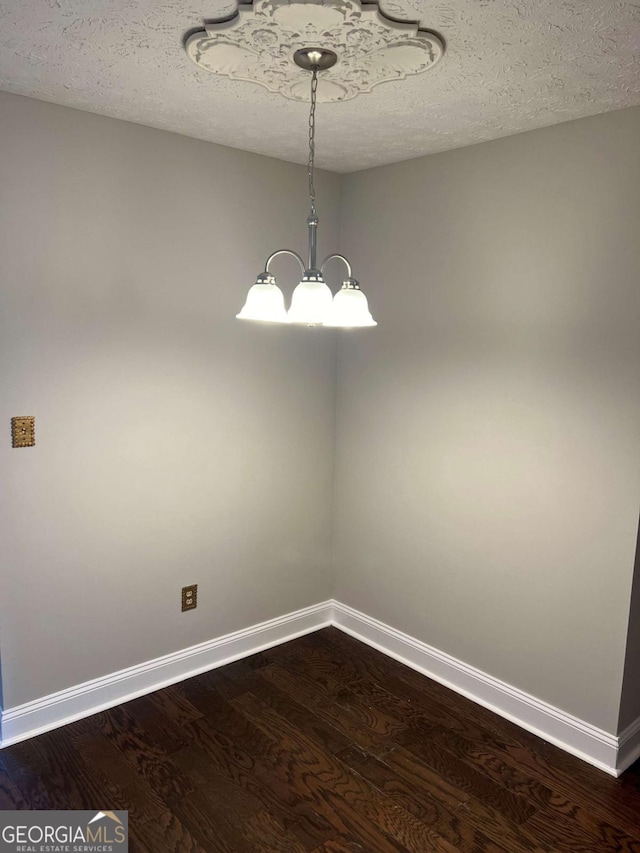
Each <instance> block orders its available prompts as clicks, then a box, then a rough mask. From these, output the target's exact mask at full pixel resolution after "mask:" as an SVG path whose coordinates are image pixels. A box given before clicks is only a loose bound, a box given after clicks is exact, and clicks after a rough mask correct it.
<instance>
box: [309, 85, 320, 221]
mask: <svg viewBox="0 0 640 853" xmlns="http://www.w3.org/2000/svg"><path fill="white" fill-rule="evenodd" d="M317 92H318V69H317V68H314V69H313V75H312V77H311V109H310V110H309V162H308V173H309V201H310V203H311V215H312V216H315V215H316V188H315V184H314V180H313V179H314V167H315V156H316V100H317Z"/></svg>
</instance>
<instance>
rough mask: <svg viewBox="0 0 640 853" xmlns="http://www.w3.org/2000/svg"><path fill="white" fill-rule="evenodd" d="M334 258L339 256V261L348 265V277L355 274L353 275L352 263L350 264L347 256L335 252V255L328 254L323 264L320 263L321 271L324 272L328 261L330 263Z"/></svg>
mask: <svg viewBox="0 0 640 853" xmlns="http://www.w3.org/2000/svg"><path fill="white" fill-rule="evenodd" d="M333 258H337V259H338V260H339V261H342V263H343V264H344V265H345V266H346V268H347V277H348V278H353V276H352V275H351V264H350V263H349V261H348V260H347V259H346V258H345V256H344V255H338V254H334V255H327V257H326V258H325V259H324V261H323V262H322V264H321V265H320V272H321V273H324V268H325V267H326V265H327V263H328V262H329V261H331V260H333Z"/></svg>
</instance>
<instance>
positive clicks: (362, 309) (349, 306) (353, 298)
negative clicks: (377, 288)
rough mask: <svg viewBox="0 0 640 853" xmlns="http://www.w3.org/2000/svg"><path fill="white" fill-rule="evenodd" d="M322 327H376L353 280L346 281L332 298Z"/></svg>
mask: <svg viewBox="0 0 640 853" xmlns="http://www.w3.org/2000/svg"><path fill="white" fill-rule="evenodd" d="M324 325H325V326H332V327H335V328H343V329H353V328H356V327H358V326H377V325H378V324H377V323H376V321H375V320H374V319H373V317H372V316H371V312H370V311H369V304H368V302H367V297H366V296H365V295H364V293H363V292H362V291H361V290H360V287H359V286H358V282H357V281H356V280H355V279H347V281H345V282H344V284H343V285H342V289H341V290H339V291H338V292H337V293H336V295H335V296H334V297H333V303H332V305H331V310H330V311H329V314H328V315H327V319H326V320H325V321H324Z"/></svg>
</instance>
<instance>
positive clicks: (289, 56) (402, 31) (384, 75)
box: [185, 0, 444, 102]
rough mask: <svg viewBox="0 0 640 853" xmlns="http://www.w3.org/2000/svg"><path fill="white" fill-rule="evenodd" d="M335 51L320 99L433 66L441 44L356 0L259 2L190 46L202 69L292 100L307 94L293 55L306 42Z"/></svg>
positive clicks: (343, 97) (350, 94) (201, 33)
mask: <svg viewBox="0 0 640 853" xmlns="http://www.w3.org/2000/svg"><path fill="white" fill-rule="evenodd" d="M314 44H322V45H323V47H325V48H328V49H329V50H331V51H333V52H334V53H335V54H336V55H337V57H338V60H337V62H336V64H335V65H334V66H333V67H332V68H329V69H327V70H324V71H323V74H322V77H321V78H320V81H319V85H318V101H325V102H327V101H347V100H349V99H351V98H355V97H356V95H359V94H361V93H363V92H370V91H371V90H372V89H373V88H374V87H375V86H378V85H380V83H387V82H389V81H391V80H402V79H404V78H405V77H406V76H407V75H409V74H419V73H421V72H422V71H426V70H427V69H428V68H432V67H433V66H434V65H435V64H436V63H437V62H438V60H439V59H440V58H441V57H442V54H443V53H444V44H443V42H442V40H441V39H440V38H439V37H438V36H437V35H436V34H435V33H432V32H430V31H428V30H421V29H420V28H419V27H418V25H417V24H416V23H412V22H407V21H395V20H392V19H391V18H388V17H387V16H386V15H384V14H383V13H382V12H381V11H380V8H379V6H378V5H377V4H375V3H360V2H359V0H254V2H253V3H240V4H239V5H238V12H237V14H236V15H234V16H233V17H232V18H227V19H222V20H218V21H213V22H211V23H208V24H207V25H206V27H205V29H203V30H198V31H197V32H194V33H192V34H191V35H190V36H189V37H188V38H187V40H186V41H185V48H186V51H187V53H188V55H189V56H190V58H191V59H192V60H193V61H194V62H195V63H196V65H198V66H199V67H200V68H205V69H206V70H207V71H211V72H213V73H215V74H222V75H224V76H225V77H230V78H231V79H232V80H246V81H249V82H253V83H259V84H260V85H261V86H264V87H265V88H266V89H268V90H269V91H270V92H279V93H280V94H281V95H284V97H285V98H289V99H291V100H294V101H306V100H307V99H308V97H309V94H308V82H307V80H301V79H300V77H299V73H298V74H295V73H293V74H292V71H294V70H295V64H294V58H293V57H294V54H295V53H296V51H298V50H300V49H302V48H308V46H309V45H314Z"/></svg>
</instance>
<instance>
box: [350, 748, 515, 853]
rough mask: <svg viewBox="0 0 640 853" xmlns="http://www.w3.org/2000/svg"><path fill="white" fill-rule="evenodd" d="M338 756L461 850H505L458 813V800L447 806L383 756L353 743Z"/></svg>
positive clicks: (502, 852)
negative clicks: (397, 771)
mask: <svg viewBox="0 0 640 853" xmlns="http://www.w3.org/2000/svg"><path fill="white" fill-rule="evenodd" d="M391 755H392V753H385V759H387V760H389V759H390V758H391ZM338 758H339V759H340V760H341V761H343V762H345V763H346V764H348V765H349V767H351V768H352V769H353V770H355V771H356V772H357V773H359V774H360V775H361V776H362V777H363V778H364V779H366V780H367V781H368V782H370V783H371V784H372V785H374V786H375V787H376V788H377V789H378V790H379V791H380V792H381V793H382V794H384V795H385V796H387V797H389V798H390V799H391V800H392V801H393V802H394V803H396V804H397V805H399V806H401V807H402V808H403V809H406V811H408V812H409V813H410V814H412V815H413V816H414V817H416V818H417V819H418V820H420V821H421V822H422V823H424V824H425V825H426V826H428V827H430V828H431V829H432V830H433V832H434V833H435V834H436V835H437V836H439V837H440V838H442V839H444V841H446V842H448V843H449V844H450V845H451V846H452V847H453V848H454V849H456V850H459V851H461V853H473V851H476V850H483V851H486V853H508V848H505V847H502V846H499V845H498V844H496V843H495V842H493V841H491V840H489V839H488V838H487V837H486V836H484V835H483V834H482V833H481V832H478V831H477V830H475V829H474V828H473V826H472V825H471V824H470V823H467V822H466V821H465V820H464V819H463V818H461V817H460V815H459V814H458V813H457V811H456V810H457V808H458V806H459V805H460V802H459V801H457V800H453V801H452V802H450V803H449V808H447V806H446V805H444V804H443V803H442V801H441V800H440V799H439V798H438V797H435V796H433V795H432V793H431V792H430V791H429V790H428V788H426V787H425V786H420V785H416V784H415V777H414V778H413V779H412V780H411V781H409V780H408V779H404V778H403V777H402V776H398V774H397V773H395V771H394V770H392V768H391V767H390V766H389V765H388V764H386V763H385V761H384V760H381V759H378V758H376V757H375V756H372V755H367V754H366V753H363V752H362V751H360V750H358V749H355V748H353V747H351V748H350V749H349V750H346V751H345V752H342V753H339V754H338Z"/></svg>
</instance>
